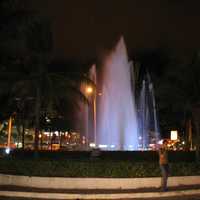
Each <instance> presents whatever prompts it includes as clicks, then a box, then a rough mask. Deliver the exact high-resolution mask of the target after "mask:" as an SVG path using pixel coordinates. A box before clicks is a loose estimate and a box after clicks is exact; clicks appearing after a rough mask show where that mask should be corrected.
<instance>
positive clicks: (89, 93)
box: [86, 86, 97, 145]
mask: <svg viewBox="0 0 200 200" xmlns="http://www.w3.org/2000/svg"><path fill="white" fill-rule="evenodd" d="M86 93H87V94H88V95H91V94H93V123H94V124H93V126H94V143H95V145H96V136H97V133H96V132H97V114H96V113H97V111H96V91H95V90H94V88H93V87H91V86H87V87H86Z"/></svg>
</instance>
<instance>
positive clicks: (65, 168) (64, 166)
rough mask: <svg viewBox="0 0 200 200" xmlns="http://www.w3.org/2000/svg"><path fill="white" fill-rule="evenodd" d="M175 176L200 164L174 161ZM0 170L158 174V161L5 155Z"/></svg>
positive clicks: (65, 174) (38, 173) (47, 173)
mask: <svg viewBox="0 0 200 200" xmlns="http://www.w3.org/2000/svg"><path fill="white" fill-rule="evenodd" d="M170 169H171V176H189V175H200V165H199V164H197V163H194V162H179V163H170ZM0 173H5V174H13V175H14V174H15V175H26V176H42V177H111V178H127V177H130V178H133V177H156V176H160V169H159V164H158V163H157V162H133V161H128V160H126V161H125V160H103V159H98V158H92V159H66V160H51V159H46V160H44V159H40V158H38V159H19V158H12V157H8V158H1V160H0Z"/></svg>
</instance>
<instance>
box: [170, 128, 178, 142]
mask: <svg viewBox="0 0 200 200" xmlns="http://www.w3.org/2000/svg"><path fill="white" fill-rule="evenodd" d="M177 139H178V131H177V130H172V131H171V140H177Z"/></svg>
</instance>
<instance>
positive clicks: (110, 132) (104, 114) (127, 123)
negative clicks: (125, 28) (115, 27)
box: [97, 37, 138, 150]
mask: <svg viewBox="0 0 200 200" xmlns="http://www.w3.org/2000/svg"><path fill="white" fill-rule="evenodd" d="M132 89H133V88H132V83H131V64H130V63H129V62H128V56H127V50H126V46H125V43H124V39H123V37H122V38H121V39H120V41H119V42H118V43H117V45H116V47H115V48H114V49H113V50H112V51H111V53H110V54H109V55H108V56H106V58H105V59H104V62H103V81H102V96H101V97H100V99H99V102H98V103H99V107H98V112H97V113H98V116H97V118H98V123H97V144H98V145H106V146H107V149H112V150H136V149H138V125H137V114H136V106H135V99H134V98H133V97H134V95H133V93H132V92H133V91H132Z"/></svg>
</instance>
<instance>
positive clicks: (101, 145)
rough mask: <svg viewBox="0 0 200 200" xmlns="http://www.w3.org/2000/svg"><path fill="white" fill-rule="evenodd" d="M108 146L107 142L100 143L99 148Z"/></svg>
mask: <svg viewBox="0 0 200 200" xmlns="http://www.w3.org/2000/svg"><path fill="white" fill-rule="evenodd" d="M107 147H108V145H106V144H99V148H107Z"/></svg>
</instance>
